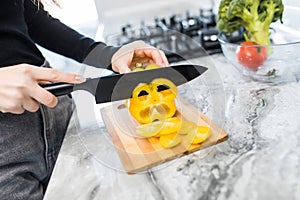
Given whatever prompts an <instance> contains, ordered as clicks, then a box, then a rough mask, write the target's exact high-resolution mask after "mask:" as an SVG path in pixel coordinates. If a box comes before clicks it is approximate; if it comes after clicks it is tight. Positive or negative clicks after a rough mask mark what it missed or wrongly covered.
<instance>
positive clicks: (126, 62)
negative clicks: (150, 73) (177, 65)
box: [111, 41, 169, 74]
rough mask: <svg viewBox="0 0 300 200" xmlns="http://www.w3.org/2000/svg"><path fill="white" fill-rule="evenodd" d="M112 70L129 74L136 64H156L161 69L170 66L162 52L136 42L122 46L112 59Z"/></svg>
mask: <svg viewBox="0 0 300 200" xmlns="http://www.w3.org/2000/svg"><path fill="white" fill-rule="evenodd" d="M111 63H112V69H113V70H114V71H115V72H119V73H121V74H122V73H128V72H130V71H131V68H133V67H135V66H136V63H143V64H150V63H155V64H157V65H159V66H161V67H166V66H168V65H169V62H168V59H167V57H166V55H165V53H164V52H163V51H162V50H159V49H157V48H155V47H153V46H150V45H148V44H146V43H145V42H143V41H135V42H132V43H129V44H126V45H124V46H122V47H121V48H120V49H119V50H118V51H117V52H116V53H115V54H114V55H113V57H112V59H111Z"/></svg>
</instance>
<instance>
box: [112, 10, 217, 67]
mask: <svg viewBox="0 0 300 200" xmlns="http://www.w3.org/2000/svg"><path fill="white" fill-rule="evenodd" d="M120 31H121V33H120V34H115V35H109V36H108V37H107V38H106V41H107V42H108V43H110V44H113V45H123V44H127V43H130V42H132V41H135V40H143V41H145V42H146V43H148V44H150V45H152V46H155V47H157V48H159V49H162V50H163V51H164V52H165V53H166V56H167V57H168V60H169V62H170V63H172V62H178V61H181V60H186V59H190V58H195V57H200V56H207V55H210V54H214V53H220V52H221V47H220V44H219V42H218V30H217V27H216V15H215V14H214V12H213V10H212V9H206V10H205V9H200V10H199V14H197V15H193V16H191V15H190V13H189V11H186V13H185V16H184V17H182V16H181V15H180V14H174V15H171V16H169V17H168V18H155V19H154V22H153V23H152V24H146V23H145V21H141V23H140V24H139V26H134V25H132V24H126V25H124V26H123V27H121V30H120Z"/></svg>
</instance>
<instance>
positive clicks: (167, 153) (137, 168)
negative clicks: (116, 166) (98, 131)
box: [101, 98, 228, 174]
mask: <svg viewBox="0 0 300 200" xmlns="http://www.w3.org/2000/svg"><path fill="white" fill-rule="evenodd" d="M176 104H177V113H176V116H177V117H179V118H182V119H184V120H186V121H192V122H195V123H197V124H198V125H204V126H210V128H211V130H212V134H211V136H210V137H209V138H208V139H207V140H206V141H205V142H204V143H202V144H197V145H190V144H189V143H188V142H187V139H186V136H183V138H182V142H181V143H180V144H179V145H178V146H175V147H173V148H170V149H165V148H163V147H162V146H161V145H160V143H159V139H158V138H149V139H147V138H141V137H139V136H137V135H135V128H136V126H138V125H139V123H138V122H137V121H136V120H135V119H134V118H133V117H132V116H131V115H130V113H129V111H128V109H127V108H126V106H125V101H118V102H115V103H113V104H112V105H110V106H107V107H105V108H102V109H101V115H102V118H103V121H104V123H105V126H106V128H107V131H108V132H109V134H110V136H111V139H112V142H113V144H114V146H115V148H116V150H117V152H118V155H119V157H120V160H121V162H122V164H123V166H124V169H125V171H126V172H127V173H128V174H133V173H138V172H142V171H144V170H147V169H149V168H151V167H154V166H157V165H159V164H161V163H164V162H166V161H170V160H173V159H175V158H178V157H180V156H183V155H187V154H189V153H192V152H195V151H197V150H200V149H203V148H206V147H209V146H212V145H214V144H216V143H219V142H222V141H224V140H226V139H227V136H228V134H227V133H226V132H225V131H224V130H223V129H222V128H220V127H219V126H218V125H217V124H215V123H213V122H212V120H210V119H209V118H208V117H207V116H205V115H204V114H202V113H201V112H199V111H198V110H197V109H196V108H195V107H194V106H193V105H192V104H190V103H189V102H188V101H187V100H185V99H182V98H181V99H179V98H177V100H176Z"/></svg>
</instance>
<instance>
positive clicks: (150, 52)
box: [136, 48, 165, 65]
mask: <svg viewBox="0 0 300 200" xmlns="http://www.w3.org/2000/svg"><path fill="white" fill-rule="evenodd" d="M141 53H143V54H144V55H146V56H147V57H150V58H151V59H152V60H153V61H154V62H155V63H156V64H158V65H165V64H164V61H163V58H162V57H161V53H160V51H159V50H158V49H155V48H145V49H139V50H137V52H136V54H137V55H139V54H141Z"/></svg>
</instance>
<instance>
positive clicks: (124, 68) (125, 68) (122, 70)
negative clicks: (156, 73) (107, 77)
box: [119, 66, 131, 74]
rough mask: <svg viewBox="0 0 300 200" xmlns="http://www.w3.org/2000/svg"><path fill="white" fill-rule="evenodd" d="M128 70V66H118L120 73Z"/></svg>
mask: <svg viewBox="0 0 300 200" xmlns="http://www.w3.org/2000/svg"><path fill="white" fill-rule="evenodd" d="M129 72H131V70H130V69H129V67H128V66H122V67H119V73H120V74H124V73H129Z"/></svg>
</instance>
